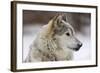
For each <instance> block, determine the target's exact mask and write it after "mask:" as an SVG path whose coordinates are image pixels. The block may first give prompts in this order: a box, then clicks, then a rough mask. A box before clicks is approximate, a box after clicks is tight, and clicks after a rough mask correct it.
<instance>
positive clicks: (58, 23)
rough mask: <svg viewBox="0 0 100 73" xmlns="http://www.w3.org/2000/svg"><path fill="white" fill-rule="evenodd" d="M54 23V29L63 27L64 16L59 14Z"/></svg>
mask: <svg viewBox="0 0 100 73" xmlns="http://www.w3.org/2000/svg"><path fill="white" fill-rule="evenodd" d="M52 21H53V23H52V25H53V27H60V26H61V22H62V15H61V14H57V15H56V16H55V17H54V18H53V19H52Z"/></svg>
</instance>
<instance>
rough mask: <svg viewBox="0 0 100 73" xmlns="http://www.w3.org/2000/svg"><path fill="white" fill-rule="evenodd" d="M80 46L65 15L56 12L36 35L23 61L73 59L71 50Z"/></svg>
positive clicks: (76, 49) (75, 49)
mask: <svg viewBox="0 0 100 73" xmlns="http://www.w3.org/2000/svg"><path fill="white" fill-rule="evenodd" d="M81 46H82V43H81V42H80V41H79V40H78V39H77V38H76V37H75V31H74V29H73V27H72V26H71V25H70V24H69V23H68V21H67V16H66V15H65V14H57V15H56V16H54V17H53V18H52V19H51V20H50V21H49V22H48V24H46V25H44V26H43V27H42V29H41V31H40V32H39V33H38V34H37V35H36V37H35V39H34V41H33V43H32V44H31V46H30V51H29V53H28V56H27V57H26V59H25V62H43V61H68V60H73V52H74V51H78V50H79V49H80V47H81Z"/></svg>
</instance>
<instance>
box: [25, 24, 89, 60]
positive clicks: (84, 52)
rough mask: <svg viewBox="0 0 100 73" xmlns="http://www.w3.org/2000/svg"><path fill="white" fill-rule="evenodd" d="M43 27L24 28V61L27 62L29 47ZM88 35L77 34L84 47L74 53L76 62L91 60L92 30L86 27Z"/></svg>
mask: <svg viewBox="0 0 100 73" xmlns="http://www.w3.org/2000/svg"><path fill="white" fill-rule="evenodd" d="M41 27H42V26H40V25H34V26H32V25H31V26H24V31H23V60H25V58H26V56H27V54H28V51H29V46H30V44H31V43H32V41H33V39H34V36H35V34H36V33H37V32H39V30H40V29H41ZM83 30H84V32H85V33H86V35H83V34H82V33H77V35H76V37H77V38H78V39H79V40H80V41H81V42H82V43H83V46H82V47H81V48H80V50H79V51H77V52H74V60H79V61H80V60H90V59H91V38H90V34H89V33H90V31H89V30H90V29H89V28H88V27H86V28H85V29H83Z"/></svg>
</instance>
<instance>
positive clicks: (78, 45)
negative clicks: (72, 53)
mask: <svg viewBox="0 0 100 73" xmlns="http://www.w3.org/2000/svg"><path fill="white" fill-rule="evenodd" d="M81 46H82V43H78V44H77V48H75V50H76V51H78V50H79V49H80V47H81Z"/></svg>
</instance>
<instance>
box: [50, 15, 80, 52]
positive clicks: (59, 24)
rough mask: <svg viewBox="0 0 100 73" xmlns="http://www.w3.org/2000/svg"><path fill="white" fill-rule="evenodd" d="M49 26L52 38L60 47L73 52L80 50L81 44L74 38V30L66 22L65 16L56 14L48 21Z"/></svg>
mask: <svg viewBox="0 0 100 73" xmlns="http://www.w3.org/2000/svg"><path fill="white" fill-rule="evenodd" d="M50 24H51V26H50V27H51V31H52V32H53V36H52V37H53V38H54V39H55V40H56V41H57V44H58V45H59V46H60V47H62V48H68V49H71V50H75V51H77V50H79V49H80V47H81V46H82V43H81V42H80V41H79V40H78V39H77V38H76V37H75V32H74V29H73V27H72V26H71V25H70V24H69V23H68V22H67V17H66V15H64V14H58V15H57V16H55V17H54V18H53V19H52V20H51V21H50Z"/></svg>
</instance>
